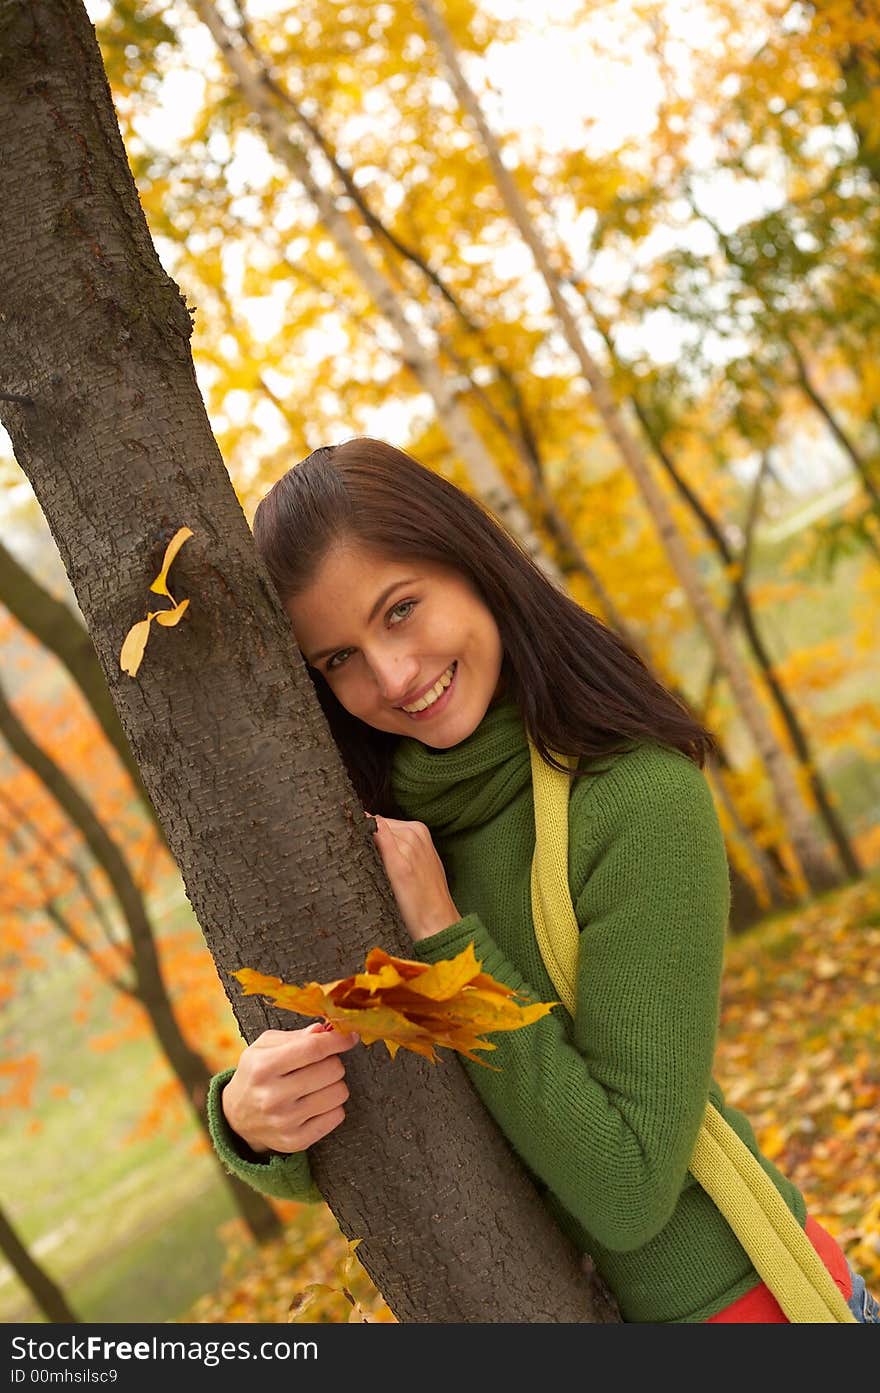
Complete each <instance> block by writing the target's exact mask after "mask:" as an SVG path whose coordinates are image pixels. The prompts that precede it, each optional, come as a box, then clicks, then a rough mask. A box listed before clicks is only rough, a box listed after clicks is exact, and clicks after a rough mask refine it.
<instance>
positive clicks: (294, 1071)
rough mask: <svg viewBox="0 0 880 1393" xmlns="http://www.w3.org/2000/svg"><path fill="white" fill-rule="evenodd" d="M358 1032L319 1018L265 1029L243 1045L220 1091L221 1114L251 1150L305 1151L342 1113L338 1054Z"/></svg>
mask: <svg viewBox="0 0 880 1393" xmlns="http://www.w3.org/2000/svg"><path fill="white" fill-rule="evenodd" d="M359 1039H360V1036H358V1035H343V1034H341V1033H340V1032H339V1031H337V1030H335V1029H334V1030H328V1029H327V1028H326V1026H324V1025H323V1024H320V1023H319V1024H315V1025H307V1026H305V1027H304V1028H303V1029H302V1030H264V1031H263V1033H262V1035H258V1036H257V1038H256V1040H254V1041H253V1043H252V1044H250V1045H248V1047H247V1049H246V1050H244V1051H243V1053H242V1056H241V1058H240V1060H239V1061H238V1067H237V1068H236V1070H235V1073H234V1074H233V1076H232V1078H231V1079H230V1080H229V1082H228V1083H227V1084H226V1086H225V1087H224V1089H223V1092H222V1094H221V1095H220V1106H221V1107H222V1109H223V1115H224V1117H225V1118H226V1121H227V1122H228V1123H229V1125H230V1127H231V1128H232V1130H233V1132H236V1133H237V1134H238V1136H240V1137H241V1138H242V1139H243V1140H244V1141H245V1142H247V1144H248V1146H249V1147H250V1148H251V1150H252V1151H255V1152H257V1153H258V1154H261V1153H265V1152H267V1151H281V1152H287V1153H289V1152H293V1151H305V1149H306V1147H309V1146H311V1145H312V1144H313V1143H314V1142H316V1141H320V1139H321V1137H326V1136H327V1134H328V1132H332V1131H333V1129H334V1128H335V1127H338V1126H339V1124H340V1122H341V1121H342V1120H343V1118H344V1117H345V1107H344V1104H345V1101H346V1099H347V1098H348V1088H347V1086H346V1084H345V1080H344V1074H345V1065H344V1064H343V1062H342V1060H341V1058H340V1054H341V1053H343V1052H344V1051H345V1050H350V1049H351V1048H352V1046H353V1045H356V1044H357V1043H358V1040H359Z"/></svg>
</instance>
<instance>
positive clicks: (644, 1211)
mask: <svg viewBox="0 0 880 1393" xmlns="http://www.w3.org/2000/svg"><path fill="white" fill-rule="evenodd" d="M254 537H255V540H256V545H257V548H258V551H259V553H260V555H261V556H262V558H263V560H264V562H265V564H266V566H267V568H268V570H269V573H270V575H271V577H272V580H273V582H274V584H275V587H276V589H277V592H278V595H279V597H280V599H281V602H282V604H283V605H284V607H285V609H286V610H287V613H288V614H289V616H290V619H291V622H292V625H293V630H294V633H295V636H296V640H297V642H298V644H299V647H300V649H301V651H302V653H303V655H304V657H305V660H306V662H307V663H308V666H309V672H310V675H311V677H312V680H313V681H314V684H315V689H316V692H317V695H318V698H319V700H320V702H321V706H322V707H323V710H324V712H325V713H326V716H327V719H328V722H329V725H330V728H331V730H332V732H333V735H334V738H335V740H336V742H337V744H338V746H339V749H340V751H341V754H342V757H343V759H344V761H345V763H346V766H347V768H348V771H349V775H350V777H351V780H352V783H353V785H354V788H355V790H356V792H357V793H358V795H359V797H360V798H361V800H362V802H363V804H364V807H365V808H366V809H368V810H369V811H370V812H371V813H372V814H375V815H376V821H377V827H378V831H377V832H376V834H375V835H376V845H377V847H378V850H379V852H380V854H381V857H382V861H383V864H384V866H385V870H386V872H387V874H388V878H389V882H390V884H391V887H392V890H393V891H394V895H395V898H396V900H397V903H398V906H399V908H400V912H401V917H402V919H403V922H404V924H405V926H406V929H407V931H408V933H409V935H410V936H411V938H412V940H413V955H414V956H416V957H418V958H420V959H422V960H423V961H425V962H435V961H438V960H439V959H442V958H448V957H452V956H453V955H454V954H456V953H458V952H460V951H461V950H462V949H463V948H464V947H465V946H466V945H467V944H468V943H469V942H471V941H473V942H474V944H475V947H476V953H477V956H478V958H480V959H481V960H482V961H483V963H484V965H485V969H486V971H487V972H490V973H492V975H493V976H495V977H497V978H499V979H501V980H502V981H503V982H505V983H507V984H508V985H509V986H511V987H513V988H515V989H516V990H525V991H527V992H529V993H530V994H531V995H532V996H535V995H537V998H538V999H540V1000H544V1001H546V1000H553V999H555V997H556V995H557V994H556V992H555V991H554V988H553V984H552V982H551V981H550V978H549V977H548V975H547V972H546V969H545V967H544V963H543V961H542V958H541V954H540V951H539V948H538V945H537V942H536V939H535V935H534V930H533V925H532V918H531V905H530V895H529V878H530V866H531V857H532V851H533V849H534V821H533V817H534V807H533V801H532V788H531V770H530V760H529V753H528V745H527V735H528V736H531V738H532V740H533V742H534V744H535V746H536V747H537V749H538V751H539V752H540V754H541V755H542V757H545V758H546V757H547V756H548V752H549V751H551V750H553V751H558V752H560V753H564V754H570V755H577V756H578V757H579V760H578V770H577V772H576V774H575V777H574V780H573V783H572V791H571V799H570V808H569V882H570V887H571V892H572V899H573V903H574V906H575V912H576V916H577V920H578V923H579V925H580V927H581V946H582V953H581V961H582V963H583V975H582V978H581V981H580V983H579V987H580V989H579V991H578V1005H577V1012H576V1016H575V1019H574V1020H573V1021H572V1020H570V1019H569V1018H568V1017H567V1016H564V1015H563V1014H562V1013H561V1012H557V1011H554V1012H551V1013H550V1014H549V1015H548V1016H546V1017H544V1018H543V1019H542V1020H540V1021H538V1022H535V1023H534V1024H533V1025H531V1026H529V1027H528V1029H525V1030H521V1031H513V1032H511V1033H509V1034H503V1035H497V1036H496V1037H495V1040H494V1043H495V1044H496V1051H497V1052H496V1054H495V1055H494V1058H493V1062H497V1063H498V1064H499V1065H500V1066H501V1069H500V1071H499V1072H497V1073H496V1072H492V1071H489V1070H487V1069H483V1068H480V1067H479V1066H474V1065H469V1064H467V1063H465V1067H466V1068H467V1069H468V1072H469V1075H470V1077H471V1079H472V1082H473V1084H474V1086H475V1087H476V1089H477V1091H478V1092H479V1094H480V1096H481V1098H482V1099H483V1101H484V1103H485V1104H486V1106H487V1107H488V1108H489V1110H490V1112H491V1113H492V1115H493V1117H494V1118H495V1120H496V1122H497V1123H498V1125H499V1126H500V1127H501V1129H502V1130H503V1131H504V1133H505V1135H506V1136H507V1138H508V1140H509V1141H510V1143H511V1145H512V1146H513V1147H514V1149H515V1150H516V1151H517V1153H518V1154H519V1156H520V1157H521V1159H522V1160H523V1162H524V1164H525V1165H526V1166H527V1168H528V1170H529V1171H530V1173H531V1174H532V1176H533V1178H534V1179H535V1181H536V1183H537V1184H538V1186H539V1188H540V1189H541V1191H542V1194H543V1196H544V1198H545V1202H546V1203H547V1205H548V1206H549V1207H550V1209H551V1211H552V1213H553V1214H554V1215H555V1217H556V1219H557V1221H558V1222H559V1223H560V1225H562V1226H563V1228H564V1229H565V1231H566V1232H567V1233H568V1234H569V1235H570V1237H571V1238H572V1239H573V1240H574V1241H575V1243H577V1244H578V1245H579V1247H580V1249H581V1251H583V1252H587V1253H589V1254H590V1255H591V1256H592V1258H593V1260H594V1261H595V1263H596V1266H597V1267H598V1269H599V1271H600V1273H601V1275H602V1276H603V1278H604V1279H605V1281H606V1282H607V1283H608V1285H609V1287H610V1288H611V1290H612V1291H613V1292H614V1294H615V1297H616V1299H617V1302H618V1305H619V1308H620V1311H621V1315H622V1316H623V1318H624V1320H626V1321H651V1322H685V1321H690V1322H692V1321H700V1322H703V1321H725V1322H729V1321H761V1322H773V1321H784V1319H785V1317H784V1316H783V1314H782V1311H781V1310H780V1308H779V1306H778V1304H777V1303H776V1301H775V1300H774V1298H773V1297H772V1296H771V1294H770V1293H769V1292H768V1291H767V1289H766V1288H765V1287H764V1286H763V1284H762V1283H761V1282H760V1280H759V1278H758V1275H757V1273H756V1272H755V1270H754V1268H753V1267H752V1265H751V1263H750V1260H749V1258H748V1256H747V1255H746V1253H745V1251H744V1250H743V1248H742V1247H741V1246H740V1244H739V1242H738V1241H737V1239H736V1237H735V1236H734V1234H733V1232H732V1230H731V1229H730V1227H729V1226H728V1224H727V1223H726V1221H725V1220H724V1218H723V1217H722V1215H721V1214H720V1213H719V1211H718V1210H717V1208H716V1207H715V1205H714V1203H713V1202H712V1201H711V1200H710V1199H709V1197H708V1195H707V1194H706V1193H705V1192H704V1191H703V1190H702V1189H701V1188H700V1186H699V1185H698V1184H697V1182H696V1181H695V1180H694V1178H693V1177H692V1176H691V1175H690V1174H689V1172H688V1163H689V1160H690V1157H691V1155H692V1152H693V1148H694V1143H695V1141H696V1137H697V1132H698V1130H699V1127H700V1123H701V1120H702V1117H703V1113H704V1110H705V1107H706V1102H707V1099H708V1098H711V1099H712V1101H713V1102H714V1103H715V1105H716V1106H717V1107H718V1108H720V1109H721V1110H722V1112H723V1114H724V1116H725V1118H726V1119H727V1121H728V1122H729V1123H730V1124H731V1125H732V1126H733V1127H734V1128H735V1130H736V1131H737V1132H738V1133H739V1135H740V1137H741V1138H742V1139H743V1140H744V1141H745V1143H746V1145H747V1146H748V1147H749V1148H750V1150H751V1151H752V1152H753V1153H754V1155H755V1156H756V1157H757V1158H758V1160H759V1161H760V1164H761V1165H762V1166H763V1168H764V1170H765V1171H766V1172H767V1174H768V1175H769V1176H770V1178H771V1180H772V1181H773V1183H774V1185H775V1186H776V1187H777V1188H778V1190H779V1191H780V1192H781V1194H782V1196H783V1198H784V1200H785V1202H786V1204H787V1205H788V1207H789V1208H790V1209H791V1210H792V1212H793V1213H794V1214H795V1216H796V1217H797V1219H798V1221H799V1222H800V1223H801V1224H802V1225H804V1226H805V1229H806V1233H807V1235H808V1237H809V1238H810V1239H811V1241H812V1243H813V1245H814V1247H815V1248H816V1249H817V1251H818V1252H819V1254H820V1256H821V1257H822V1259H823V1261H824V1262H825V1265H826V1266H827V1267H828V1269H829V1270H830V1272H831V1274H832V1276H833V1277H834V1279H835V1281H836V1282H837V1284H838V1286H839V1287H840V1289H841V1291H842V1292H843V1295H844V1297H845V1299H846V1300H847V1301H848V1302H849V1303H850V1305H851V1309H852V1310H853V1312H854V1313H855V1315H856V1318H857V1319H858V1320H860V1321H865V1322H868V1321H871V1322H873V1321H880V1308H878V1305H877V1303H876V1301H875V1300H874V1299H873V1297H871V1296H870V1294H869V1293H868V1292H867V1291H866V1290H865V1285H864V1282H863V1281H862V1279H861V1278H860V1277H859V1276H858V1275H857V1274H856V1273H854V1272H853V1271H852V1270H851V1269H850V1268H849V1266H848V1264H847V1260H846V1257H845V1255H844V1253H843V1252H842V1250H841V1249H840V1248H839V1247H838V1245H837V1244H836V1243H835V1241H834V1240H833V1238H832V1237H831V1236H830V1235H829V1234H828V1233H826V1232H825V1231H824V1230H823V1229H822V1228H821V1227H820V1226H819V1225H818V1224H817V1223H815V1221H813V1220H812V1219H811V1218H810V1217H808V1216H807V1215H806V1209H805V1203H804V1199H803V1196H802V1195H801V1194H800V1192H799V1191H798V1190H797V1189H796V1187H795V1186H794V1185H793V1184H792V1183H791V1182H790V1181H788V1180H787V1179H786V1178H785V1177H784V1176H782V1175H781V1174H780V1173H779V1171H778V1170H777V1169H776V1168H775V1167H774V1166H773V1165H772V1164H771V1163H770V1162H769V1161H768V1160H767V1159H766V1158H765V1157H763V1156H762V1155H761V1153H760V1151H759V1148H758V1145H757V1142H756V1140H755V1136H754V1133H753V1131H752V1129H751V1127H750V1125H749V1123H748V1121H747V1119H746V1118H745V1117H744V1116H743V1115H742V1114H741V1113H740V1112H737V1111H736V1110H734V1109H733V1108H730V1107H728V1106H726V1105H725V1103H724V1099H723V1095H722V1093H721V1090H720V1088H719V1087H718V1085H717V1083H716V1082H715V1080H714V1079H713V1078H712V1072H711V1071H712V1063H713V1058H714V1054H715V1044H716V1031H717V1025H718V1007H719V988H720V977H721V969H722V958H723V952H724V942H725V932H726V927H727V919H728V911H729V898H730V886H729V873H728V866H727V861H726V856H725V850H724V844H723V840H722V835H721V831H720V828H719V824H718V820H717V816H716V813H715V809H714V804H713V801H712V797H711V793H710V791H709V787H708V784H707V782H706V780H705V778H704V776H703V774H702V772H701V769H702V765H703V763H704V760H705V758H706V756H707V754H708V753H709V752H710V751H711V750H712V748H713V738H712V736H711V735H710V734H709V732H708V731H707V730H705V729H703V728H702V727H701V726H700V725H699V724H698V723H697V722H696V721H695V720H694V719H693V718H692V716H691V715H690V714H689V713H688V711H687V710H686V709H685V708H684V707H683V706H682V705H681V703H680V702H678V701H677V700H676V699H675V698H674V697H673V696H672V695H670V693H669V692H667V691H666V690H665V689H664V688H663V687H662V686H661V685H660V684H659V683H658V682H657V681H656V679H655V678H654V677H653V676H652V675H651V673H650V672H649V671H648V670H647V668H646V667H645V665H644V664H643V663H642V662H641V661H640V659H639V658H638V657H637V656H635V655H634V654H633V653H632V651H631V650H630V649H629V648H628V647H627V646H626V645H625V644H624V643H623V642H622V641H621V640H620V639H619V638H617V637H616V636H615V635H614V634H613V633H612V632H611V631H609V630H608V629H607V628H605V627H604V626H603V625H602V624H601V623H600V622H599V621H598V620H597V619H595V618H594V617H593V616H592V615H590V614H588V613H587V612H586V611H584V610H583V609H582V608H581V607H580V606H579V605H578V604H577V603H576V602H575V601H574V600H572V599H571V598H570V597H569V596H567V595H566V594H565V593H564V592H562V591H560V590H559V589H557V588H556V587H555V586H554V585H553V584H552V583H551V582H550V581H549V580H548V579H547V578H546V576H545V575H544V574H543V573H542V572H541V570H540V569H539V568H538V567H537V566H536V565H535V564H534V563H533V562H532V561H531V560H530V559H529V557H528V556H527V555H526V554H525V552H524V551H523V550H522V549H521V548H520V547H519V546H518V545H517V544H516V542H514V541H513V539H512V538H511V537H510V536H509V535H508V534H507V533H506V532H505V531H504V530H503V529H502V528H501V527H500V526H499V525H498V523H497V522H496V521H495V520H494V519H493V517H492V516H491V514H489V513H488V512H487V511H486V510H484V509H483V508H482V507H481V506H479V505H478V504H477V503H475V502H474V501H473V500H472V499H470V498H469V497H468V496H467V495H466V494H464V493H463V492H462V491H460V490H459V489H456V488H455V487H453V486H452V485H451V484H449V483H447V482H446V481H445V480H443V479H442V478H440V477H439V476H438V475H436V474H434V473H432V472H431V471H430V470H428V469H425V468H423V467H422V466H421V465H419V464H417V463H416V461H415V460H413V459H411V458H410V457H409V456H408V455H406V454H404V453H402V452H401V451H399V450H396V449H394V448H393V447H392V446H390V445H386V444H383V443H382V442H380V441H376V440H370V439H355V440H349V441H347V442H346V443H345V444H343V445H338V446H328V447H325V448H322V449H319V450H316V451H315V452H314V453H313V454H311V455H309V457H308V458H307V459H306V460H304V461H302V463H300V464H298V465H296V466H294V467H293V468H292V469H290V470H289V471H288V472H287V473H286V474H285V475H284V476H283V477H282V478H281V479H280V480H279V481H278V482H277V483H276V484H275V485H274V487H273V488H272V489H271V490H270V492H269V493H268V495H267V496H266V497H265V498H264V499H263V500H262V502H261V503H260V505H259V507H258V509H257V512H256V516H255V519H254ZM356 1043H357V1037H356V1036H343V1035H339V1034H337V1033H336V1032H332V1031H325V1030H323V1029H321V1028H320V1027H319V1026H309V1027H306V1028H305V1029H302V1030H291V1031H274V1030H270V1031H266V1032H265V1033H264V1034H263V1035H261V1036H260V1037H259V1038H258V1039H256V1040H255V1041H254V1042H253V1044H251V1045H249V1046H248V1048H247V1049H245V1050H244V1052H243V1054H242V1056H241V1058H240V1060H239V1063H238V1067H237V1068H236V1069H234V1070H232V1069H228V1070H226V1071H224V1072H223V1073H221V1074H218V1075H217V1076H216V1077H215V1079H214V1080H213V1081H212V1086H211V1091H210V1099H209V1112H210V1117H211V1125H212V1132H213V1137H214V1142H215V1145H216V1147H217V1150H218V1152H219V1154H220V1156H221V1157H222V1159H223V1160H224V1162H225V1163H226V1165H227V1166H228V1168H229V1169H230V1170H231V1171H232V1172H234V1173H235V1174H237V1175H239V1176H240V1177H241V1178H242V1179H244V1180H247V1181H248V1182H249V1183H251V1184H252V1185H254V1186H255V1187H256V1188H257V1189H259V1190H261V1191H262V1192H263V1193H265V1194H268V1195H274V1196H278V1197H280V1198H297V1199H304V1198H310V1199H318V1198H320V1196H319V1195H318V1193H317V1191H316V1189H315V1187H314V1185H313V1184H312V1181H311V1177H310V1173H309V1165H308V1156H307V1152H308V1148H309V1147H310V1146H311V1145H312V1144H313V1143H314V1142H316V1141H318V1140H319V1139H320V1138H321V1137H324V1136H326V1135H327V1134H328V1133H329V1132H331V1131H332V1130H333V1129H334V1128H335V1127H337V1126H339V1124H340V1123H341V1122H342V1121H343V1118H344V1116H345V1108H344V1104H345V1100H346V1098H347V1096H348V1089H347V1086H346V1083H345V1079H344V1073H345V1069H344V1064H343V1056H344V1054H345V1052H346V1051H347V1050H348V1049H350V1048H352V1046H353V1045H355V1044H356Z"/></svg>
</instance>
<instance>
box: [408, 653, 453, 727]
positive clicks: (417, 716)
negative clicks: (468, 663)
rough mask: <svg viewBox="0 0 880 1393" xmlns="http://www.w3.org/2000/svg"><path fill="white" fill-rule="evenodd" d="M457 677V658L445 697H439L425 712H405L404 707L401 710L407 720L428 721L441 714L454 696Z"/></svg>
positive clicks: (444, 693)
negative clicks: (429, 718) (453, 690)
mask: <svg viewBox="0 0 880 1393" xmlns="http://www.w3.org/2000/svg"><path fill="white" fill-rule="evenodd" d="M450 666H451V664H450ZM457 677H458V659H457V658H456V660H455V668H454V671H453V673H452V681H451V682H450V684H449V686H448V687H447V688H446V689H445V691H444V692H443V695H442V696H439V697H438V698H437V700H436V701H433V702H432V703H431V705H430V706H426V707H425V709H424V711H403V707H401V708H400V709H401V711H403V714H404V716H406V718H407V720H409V721H424V720H427V718H428V717H429V716H433V715H434V714H435V713H438V712H440V711H443V710H444V709H445V708H446V707H447V706H448V705H449V700H450V697H451V696H452V689H453V687H454V686H455V679H456V678H457Z"/></svg>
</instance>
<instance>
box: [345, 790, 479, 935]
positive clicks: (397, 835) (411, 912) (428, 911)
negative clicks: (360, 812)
mask: <svg viewBox="0 0 880 1393" xmlns="http://www.w3.org/2000/svg"><path fill="white" fill-rule="evenodd" d="M366 816H367V817H376V831H375V832H374V834H373V836H374V839H375V843H376V847H377V848H378V851H379V855H380V856H381V857H382V864H383V866H384V867H385V874H386V875H387V876H388V880H389V882H390V884H391V889H392V890H393V891H394V898H395V899H396V901H397V907H398V909H399V910H400V916H401V918H402V919H403V923H404V926H405V928H406V931H407V933H408V934H409V936H410V938H411V939H412V940H413V942H414V943H418V942H419V940H420V939H423V938H430V937H431V936H432V934H435V933H439V932H440V930H441V929H446V928H448V927H449V925H450V924H455V923H457V922H458V920H459V919H460V918H461V915H460V914H459V912H458V910H457V909H456V907H455V904H454V902H453V899H452V896H451V895H450V893H449V886H448V884H447V881H446V872H445V870H444V869H443V862H442V861H441V860H440V857H439V856H438V855H437V851H436V849H435V847H434V843H433V841H432V840H431V833H430V831H429V830H428V828H427V827H426V826H425V824H424V823H423V822H402V821H399V820H398V819H397V818H393V817H378V816H376V814H374V813H367V814H366Z"/></svg>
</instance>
